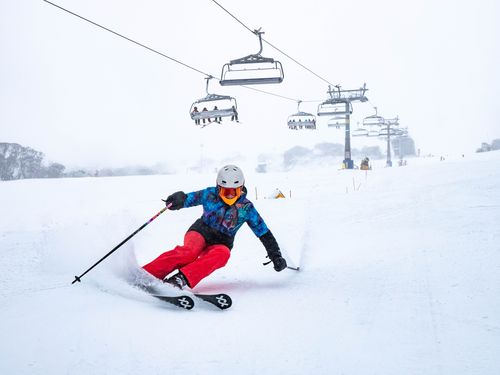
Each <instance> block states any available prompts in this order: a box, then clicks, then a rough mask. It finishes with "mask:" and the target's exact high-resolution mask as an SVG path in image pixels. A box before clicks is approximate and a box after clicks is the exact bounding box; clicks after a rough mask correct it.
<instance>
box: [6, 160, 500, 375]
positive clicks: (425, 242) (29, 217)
mask: <svg viewBox="0 0 500 375" xmlns="http://www.w3.org/2000/svg"><path fill="white" fill-rule="evenodd" d="M499 164H500V152H490V153H484V154H474V155H466V156H465V157H461V156H460V157H457V158H455V159H454V158H448V159H447V160H445V161H439V159H438V158H428V159H409V163H408V166H406V167H393V168H383V162H380V163H379V165H377V164H376V165H375V168H374V170H372V171H368V172H364V171H359V170H352V171H339V170H337V166H332V167H330V168H326V167H321V168H319V167H318V168H312V169H308V170H305V169H302V170H300V171H299V170H297V171H295V172H289V173H269V174H256V173H254V172H253V171H252V170H251V169H250V168H246V169H245V172H246V180H247V187H248V190H249V197H250V199H252V200H253V201H254V203H255V205H256V207H257V209H258V210H259V211H260V213H261V214H262V216H263V217H264V218H265V220H266V222H267V223H268V225H269V227H270V228H271V230H272V231H273V232H274V234H275V235H276V237H277V239H278V242H279V243H280V244H281V246H282V248H283V251H284V252H285V253H286V254H287V258H288V260H289V263H290V264H291V265H295V266H300V271H299V272H296V271H292V270H285V271H283V272H281V273H277V272H275V271H274V270H273V269H272V267H271V266H266V267H264V266H262V262H263V261H264V256H265V251H264V248H263V247H262V245H261V243H260V241H259V240H258V239H257V238H255V237H254V235H253V234H252V232H251V231H250V229H249V228H248V227H246V226H245V227H244V228H242V230H241V231H240V232H239V233H238V236H237V238H236V242H235V248H234V249H233V251H232V257H231V259H230V261H229V263H228V265H227V266H226V267H225V268H223V269H221V270H218V271H216V272H215V273H214V274H213V275H211V276H210V277H209V278H207V279H206V280H204V282H202V283H201V284H200V285H199V286H198V288H197V291H200V292H211V291H223V292H226V293H229V294H230V295H231V296H232V297H233V307H232V308H231V309H230V310H227V311H224V312H221V311H218V310H216V309H214V308H212V307H210V306H209V305H207V304H204V303H203V302H198V303H197V306H196V307H195V309H194V310H192V311H184V310H181V309H178V308H176V307H173V306H169V305H166V304H165V303H163V302H161V301H156V300H154V299H152V298H151V297H149V296H147V295H146V294H144V293H142V292H140V291H139V290H136V289H134V288H132V287H131V286H129V285H128V284H127V282H126V281H125V280H126V278H127V277H128V276H129V275H130V274H131V273H132V272H134V269H135V268H137V264H139V265H142V264H144V263H146V262H148V261H150V260H151V259H153V258H154V257H156V256H157V255H158V254H160V253H161V252H162V251H165V250H167V249H169V248H172V247H173V246H175V245H176V244H177V243H179V242H180V241H181V239H182V236H183V234H184V232H185V230H186V229H187V228H188V226H189V225H190V224H191V223H192V222H193V221H194V220H195V219H196V218H197V217H199V216H200V214H201V208H199V207H196V208H191V209H185V210H181V211H175V212H172V211H168V212H165V213H164V214H163V215H161V216H160V217H159V218H158V219H156V220H155V221H154V222H152V223H151V224H150V225H149V226H147V227H146V228H145V229H144V230H143V231H142V232H140V233H139V234H137V235H136V236H135V237H134V238H133V240H131V241H130V242H129V243H127V244H126V245H125V246H123V247H122V248H120V249H119V250H118V251H117V252H116V253H114V254H113V255H111V256H110V257H109V258H108V259H107V260H106V261H105V262H103V263H102V264H101V265H99V266H98V267H97V268H95V269H94V270H93V271H91V272H90V273H89V274H88V275H86V276H85V277H84V278H83V279H82V283H79V284H75V285H71V281H72V280H73V279H74V276H75V275H79V274H80V273H81V272H83V271H84V270H85V269H87V268H88V267H89V266H91V265H92V264H93V263H94V262H95V261H97V260H98V259H99V258H100V257H101V256H103V255H105V254H106V253H107V252H108V251H109V250H111V249H112V248H113V247H114V246H115V245H117V244H118V243H119V242H120V241H121V240H122V239H124V238H125V237H127V236H128V235H129V234H130V233H132V232H133V231H134V230H135V229H137V228H138V227H139V226H141V225H142V224H143V223H145V222H146V221H147V220H148V219H149V218H150V217H152V216H153V215H154V214H156V212H158V211H159V210H160V209H161V208H162V207H163V204H162V202H161V201H160V198H165V197H166V196H167V195H168V194H169V193H172V192H174V191H177V190H184V191H192V190H197V189H201V188H204V187H206V186H210V185H212V184H213V181H214V179H215V175H214V173H207V174H201V175H194V174H193V175H166V176H146V177H144V176H143V177H114V178H81V179H54V180H22V181H12V182H1V183H0V206H1V211H2V215H1V217H0V373H1V374H16V375H19V374H52V375H54V374H71V375H73V374H82V375H83V374H85V375H88V374H120V375H123V374H134V375H137V374H218V375H219V374H273V375H274V374H346V375H347V374H352V375H360V374H367V375H368V374H370V375H373V374H380V375H390V374H394V375H401V374H404V375H412V374H414V375H421V374H425V375H431V374H439V375H448V374H453V375H456V374H484V375H491V374H498V373H500V361H499V360H498V353H499V352H500V299H499V298H498V296H499V294H500V293H499V292H500V247H499V243H500V225H499V222H500V168H499V167H498V165H499ZM256 188H257V192H258V194H259V199H257V200H256V199H255V191H256ZM276 188H279V189H280V190H281V191H283V192H284V193H285V195H286V196H287V198H286V199H277V200H274V199H263V198H264V197H266V196H268V195H269V194H272V193H273V192H274V191H275V189H276ZM290 193H291V198H290Z"/></svg>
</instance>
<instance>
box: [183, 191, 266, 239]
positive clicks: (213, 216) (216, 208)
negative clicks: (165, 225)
mask: <svg viewBox="0 0 500 375" xmlns="http://www.w3.org/2000/svg"><path fill="white" fill-rule="evenodd" d="M199 205H203V215H202V216H201V218H199V219H198V220H197V221H196V222H195V223H194V224H193V225H192V226H191V227H190V228H189V230H194V231H196V232H199V233H200V234H201V235H202V236H203V237H204V238H205V240H206V242H207V244H214V243H222V244H225V245H227V246H228V247H229V248H230V249H231V248H232V247H233V242H234V236H235V235H236V232H237V231H238V230H239V229H240V228H241V226H242V225H243V224H244V223H247V224H248V226H249V227H250V228H251V229H252V231H253V232H254V234H255V235H256V236H257V237H259V238H261V237H262V236H263V235H265V234H266V233H268V232H270V231H269V228H268V227H267V225H266V223H265V222H264V220H263V219H262V217H261V216H260V215H259V213H258V212H257V210H256V209H255V207H254V205H253V203H252V202H250V200H248V199H247V197H246V189H245V188H244V189H243V192H242V194H241V197H240V198H239V199H238V200H237V201H236V202H235V203H234V204H233V205H232V206H229V205H227V204H226V203H224V201H223V200H222V199H221V198H220V197H219V194H218V193H217V188H216V187H208V188H206V189H203V190H199V191H194V192H191V193H188V194H187V195H186V200H185V201H184V208H188V207H193V206H199ZM269 234H270V233H269Z"/></svg>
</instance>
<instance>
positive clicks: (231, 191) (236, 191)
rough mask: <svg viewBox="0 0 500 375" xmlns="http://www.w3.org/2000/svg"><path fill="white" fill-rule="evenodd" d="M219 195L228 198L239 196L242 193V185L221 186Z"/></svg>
mask: <svg viewBox="0 0 500 375" xmlns="http://www.w3.org/2000/svg"><path fill="white" fill-rule="evenodd" d="M219 195H220V196H221V197H224V198H228V199H232V198H235V197H239V196H240V195H241V187H237V188H228V187H223V186H219Z"/></svg>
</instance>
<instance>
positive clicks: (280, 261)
mask: <svg viewBox="0 0 500 375" xmlns="http://www.w3.org/2000/svg"><path fill="white" fill-rule="evenodd" d="M271 261H272V262H273V264H274V270H275V271H277V272H280V271H283V270H284V269H285V268H286V260H285V258H283V257H282V256H278V257H275V258H274V259H271Z"/></svg>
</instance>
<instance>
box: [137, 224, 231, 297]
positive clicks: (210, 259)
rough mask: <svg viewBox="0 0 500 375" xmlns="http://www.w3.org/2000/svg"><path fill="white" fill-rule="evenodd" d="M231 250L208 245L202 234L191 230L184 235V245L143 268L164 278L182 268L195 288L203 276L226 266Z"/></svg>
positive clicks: (220, 246)
mask: <svg viewBox="0 0 500 375" xmlns="http://www.w3.org/2000/svg"><path fill="white" fill-rule="evenodd" d="M230 255H231V252H230V250H229V248H228V247H227V246H225V245H221V244H216V245H210V246H207V245H206V243H205V239H204V238H203V236H202V235H201V234H199V233H198V232H194V231H189V232H187V233H186V234H185V235H184V245H183V246H176V247H175V248H174V249H173V250H170V251H167V252H165V253H163V254H161V255H160V256H159V257H158V258H156V259H155V260H153V261H152V262H151V263H148V264H146V265H145V266H144V267H143V268H144V269H145V270H146V271H148V272H149V273H150V274H151V275H153V276H155V277H157V278H159V279H160V280H163V279H164V278H165V277H166V276H167V275H168V274H169V273H170V272H172V271H173V270H176V269H178V270H180V271H181V272H182V273H183V274H184V276H186V279H187V281H188V284H189V286H190V287H191V288H194V287H195V286H196V285H197V284H198V283H199V282H200V281H201V280H202V279H203V278H205V277H207V276H208V275H210V274H211V273H212V272H214V271H215V270H216V269H219V268H221V267H224V266H225V265H226V263H227V261H228V260H229V256H230Z"/></svg>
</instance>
